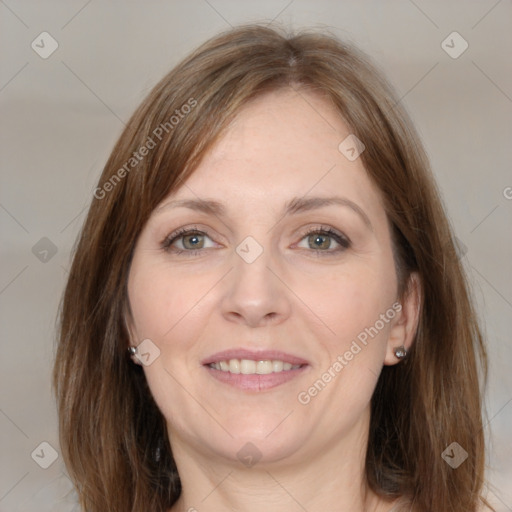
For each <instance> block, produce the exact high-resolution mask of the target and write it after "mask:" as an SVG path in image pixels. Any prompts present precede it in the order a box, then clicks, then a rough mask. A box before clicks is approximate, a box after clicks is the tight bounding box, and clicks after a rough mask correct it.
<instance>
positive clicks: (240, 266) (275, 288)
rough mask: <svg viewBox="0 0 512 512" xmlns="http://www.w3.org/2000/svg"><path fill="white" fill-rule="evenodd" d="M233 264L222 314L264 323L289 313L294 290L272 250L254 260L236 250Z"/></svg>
mask: <svg viewBox="0 0 512 512" xmlns="http://www.w3.org/2000/svg"><path fill="white" fill-rule="evenodd" d="M233 265H234V268H233V270H232V271H231V272H229V274H228V276H226V277H227V280H228V281H227V286H226V289H225V295H224V297H223V300H222V314H223V316H224V317H225V318H226V319H227V320H228V321H230V322H234V323H239V324H244V325H247V326H249V327H262V326H266V325H270V324H272V325H275V324H279V323H282V322H283V321H284V320H286V318H288V317H289V315H290V310H291V303H290V293H291V292H290V290H289V288H288V287H287V286H286V284H285V282H284V280H283V279H282V277H280V276H279V274H280V272H279V270H278V265H276V261H275V259H274V260H273V259H272V258H271V254H270V251H269V250H266V249H264V250H263V252H262V253H261V254H260V255H259V256H258V258H257V259H256V260H254V261H252V262H248V261H246V260H244V258H243V257H241V256H240V255H239V254H238V253H236V252H234V254H233Z"/></svg>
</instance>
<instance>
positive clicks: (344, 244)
mask: <svg viewBox="0 0 512 512" xmlns="http://www.w3.org/2000/svg"><path fill="white" fill-rule="evenodd" d="M187 235H199V236H207V237H208V238H210V239H211V238H212V237H211V236H210V235H209V234H208V232H207V231H201V230H199V229H196V228H193V229H191V228H180V229H178V230H177V231H175V232H174V233H172V234H170V235H169V236H167V237H166V238H165V240H164V241H163V242H162V243H161V247H162V249H163V250H164V251H165V252H169V253H170V252H172V253H174V254H177V255H181V254H186V255H187V256H197V255H198V254H199V253H201V252H204V249H176V248H173V247H172V244H173V243H174V242H175V241H176V240H179V239H180V238H183V237H184V236H187ZM310 235H323V236H327V237H329V238H332V239H334V240H335V241H336V242H337V243H338V244H339V246H340V247H337V248H335V249H334V250H329V249H327V250H321V249H310V251H311V252H314V253H316V254H317V255H318V256H332V255H334V254H338V253H339V252H342V251H345V250H346V249H348V248H349V247H350V246H351V241H350V240H349V238H348V237H346V236H344V235H342V234H340V233H338V232H336V231H334V230H333V229H332V228H330V227H328V226H320V227H319V228H318V227H317V228H314V229H310V230H308V231H306V232H305V233H302V235H301V238H300V241H302V240H303V239H304V238H306V237H308V236H310Z"/></svg>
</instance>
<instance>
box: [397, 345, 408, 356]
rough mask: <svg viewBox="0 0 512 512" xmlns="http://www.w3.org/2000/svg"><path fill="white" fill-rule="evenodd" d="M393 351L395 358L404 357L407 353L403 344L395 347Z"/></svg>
mask: <svg viewBox="0 0 512 512" xmlns="http://www.w3.org/2000/svg"><path fill="white" fill-rule="evenodd" d="M394 352H395V357H396V358H397V359H404V358H405V356H406V355H407V349H406V348H405V347H404V346H403V345H401V346H400V347H396V348H395V350H394Z"/></svg>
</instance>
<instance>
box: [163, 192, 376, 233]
mask: <svg viewBox="0 0 512 512" xmlns="http://www.w3.org/2000/svg"><path fill="white" fill-rule="evenodd" d="M332 205H339V206H346V207H348V208H350V209H351V210H352V211H354V212H355V213H357V214H358V215H359V217H360V218H361V219H362V220H363V222H364V223H365V224H366V226H367V227H369V228H370V229H371V230H372V231H373V226H372V223H371V222H370V219H369V217H368V215H366V213H365V212H364V210H363V209H362V208H361V207H360V206H359V205H358V204H356V203H354V202H353V201H351V200H350V199H347V198H345V197H338V196H329V197H294V198H293V199H291V200H290V201H288V202H287V203H286V204H285V207H284V209H283V214H282V217H284V216H286V215H293V214H298V213H302V212H306V211H311V210H317V209H320V208H324V207H326V206H332ZM169 208H171V209H172V208H189V209H191V210H196V211H199V212H203V213H209V214H212V215H215V216H219V217H222V216H225V215H226V208H225V207H224V205H223V204H222V203H219V202H218V201H213V200H209V199H175V200H172V201H168V202H167V203H165V204H163V205H162V206H160V207H159V208H157V210H156V212H155V213H157V214H158V213H160V212H161V211H162V210H167V209H169ZM282 217H281V218H282Z"/></svg>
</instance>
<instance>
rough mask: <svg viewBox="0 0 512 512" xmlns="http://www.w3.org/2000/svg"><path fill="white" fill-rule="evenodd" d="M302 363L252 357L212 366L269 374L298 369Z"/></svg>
mask: <svg viewBox="0 0 512 512" xmlns="http://www.w3.org/2000/svg"><path fill="white" fill-rule="evenodd" d="M301 366H302V365H300V364H295V365H292V364H291V363H287V362H284V361H280V360H264V361H254V360H252V359H229V360H225V361H219V362H217V363H211V364H210V365H209V367H210V368H212V369H215V370H220V371H221V372H226V373H233V374H243V375H255V374H256V375H268V374H269V373H281V372H287V371H290V370H297V369H298V368H300V367H301Z"/></svg>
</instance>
